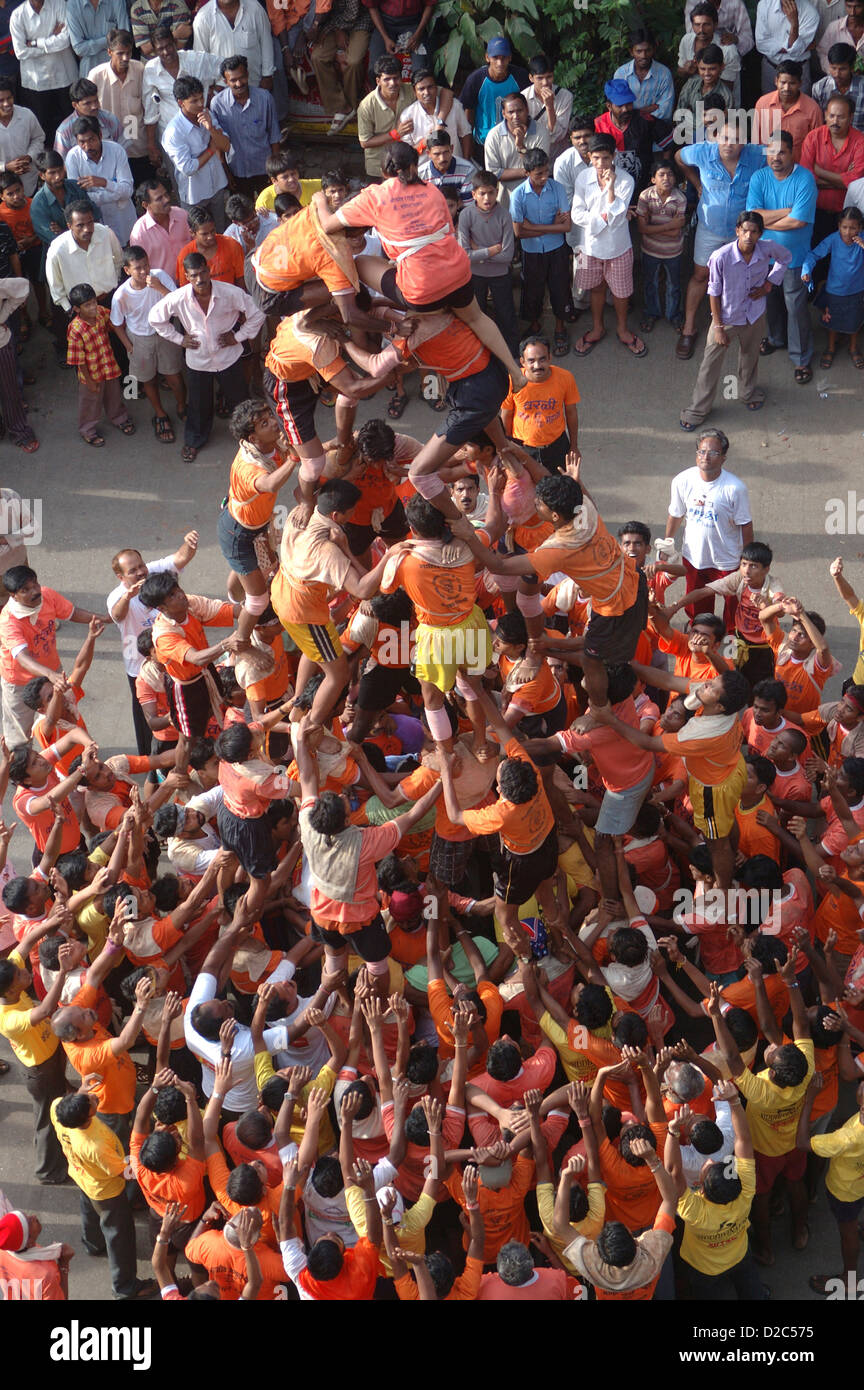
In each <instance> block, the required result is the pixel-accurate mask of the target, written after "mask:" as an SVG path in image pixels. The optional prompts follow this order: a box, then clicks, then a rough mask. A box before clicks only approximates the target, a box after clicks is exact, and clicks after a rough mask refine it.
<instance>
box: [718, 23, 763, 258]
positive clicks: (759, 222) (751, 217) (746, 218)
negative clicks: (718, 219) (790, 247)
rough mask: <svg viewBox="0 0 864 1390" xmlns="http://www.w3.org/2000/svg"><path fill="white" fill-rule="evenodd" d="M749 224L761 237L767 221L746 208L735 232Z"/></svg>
mask: <svg viewBox="0 0 864 1390" xmlns="http://www.w3.org/2000/svg"><path fill="white" fill-rule="evenodd" d="M705 51H706V52H707V49H706V50H705ZM720 56H721V58H722V56H723V55H722V54H721V55H720ZM747 222H752V223H753V225H754V227H758V228H759V232H760V235H761V233H762V232H764V230H765V219H764V217H763V216H762V214H761V212H757V211H756V210H755V208H749V209H748V208H745V209H744V210H743V211H741V212H739V214H738V216H737V217H736V218H735V230H736V231H737V230H738V228H739V227H743V226H744V225H745V223H747Z"/></svg>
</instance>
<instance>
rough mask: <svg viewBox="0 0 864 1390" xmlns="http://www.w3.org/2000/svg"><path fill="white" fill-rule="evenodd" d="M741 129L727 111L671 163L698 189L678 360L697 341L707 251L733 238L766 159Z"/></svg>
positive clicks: (689, 353)
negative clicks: (710, 135) (710, 133)
mask: <svg viewBox="0 0 864 1390" xmlns="http://www.w3.org/2000/svg"><path fill="white" fill-rule="evenodd" d="M710 114H711V115H712V116H714V114H715V113H714V112H711V113H710ZM745 124H746V122H745ZM743 135H744V138H743V139H742V132H740V131H739V129H738V123H737V120H736V118H735V116H734V115H733V114H730V116H729V117H728V118H727V119H726V120H725V123H724V125H723V126H722V127H721V128H720V131H719V133H718V135H717V136H716V138H715V139H713V140H711V139H709V140H703V141H700V143H699V144H696V145H686V146H685V147H684V149H683V150H678V151H677V153H676V155H675V163H676V164H677V165H678V167H679V169H681V170H682V171H683V173H684V175H685V177H686V179H687V180H688V182H689V183H692V185H693V187H694V188H695V189H696V192H697V193H698V194H699V205H698V208H697V214H698V219H699V220H698V223H697V226H696V242H695V245H694V247H693V274H692V276H691V277H690V283H689V285H688V286H687V299H686V305H685V318H684V323H683V326H682V328H681V337H680V338H679V339H678V345H677V347H676V348H675V356H676V357H678V358H680V360H681V361H682V362H687V361H689V359H690V358H691V357H692V356H693V349H694V347H695V345H696V315H697V313H698V311H699V306H700V304H701V303H702V301H703V299H704V298H705V288H706V286H707V284H708V257H709V256H710V255H711V254H712V253H713V252H714V251H719V249H720V247H721V246H725V245H726V243H727V242H729V241H732V240H733V238H734V236H735V221H736V219H737V217H738V214H739V212H743V211H744V209H745V206H746V204H747V189H748V188H749V186H750V179H751V178H752V176H753V174H755V172H756V170H757V169H761V168H762V167H763V165H764V164H765V151H764V149H763V148H762V146H761V145H748V144H747V143H746V138H747V136H746V131H745V132H743Z"/></svg>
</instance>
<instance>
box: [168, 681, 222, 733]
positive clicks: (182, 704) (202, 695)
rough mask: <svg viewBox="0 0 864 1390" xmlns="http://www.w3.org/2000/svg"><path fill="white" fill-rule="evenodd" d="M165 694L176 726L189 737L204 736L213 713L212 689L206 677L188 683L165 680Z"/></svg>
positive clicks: (172, 721)
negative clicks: (209, 687)
mask: <svg viewBox="0 0 864 1390" xmlns="http://www.w3.org/2000/svg"><path fill="white" fill-rule="evenodd" d="M211 672H212V667H211ZM214 679H215V677H214ZM165 694H166V696H167V699H168V713H169V714H170V715H171V723H172V724H173V725H174V728H175V729H177V730H178V732H179V733H181V734H185V735H186V737H187V738H204V737H205V735H206V733H207V725H208V724H209V723H210V720H211V718H212V715H213V706H212V704H211V703H210V691H209V690H208V689H207V682H206V681H205V679H204V677H203V676H199V677H198V679H197V680H194V681H190V682H189V684H188V685H181V684H180V683H179V682H178V681H175V680H171V679H168V680H167V681H166V682H165Z"/></svg>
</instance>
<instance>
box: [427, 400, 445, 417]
mask: <svg viewBox="0 0 864 1390" xmlns="http://www.w3.org/2000/svg"><path fill="white" fill-rule="evenodd" d="M428 405H429V409H430V410H434V411H435V414H436V415H443V414H444V411H445V410H449V409H450V407H449V406H448V404H447V399H446V397H445V396H439V397H438V399H437V401H429V402H428Z"/></svg>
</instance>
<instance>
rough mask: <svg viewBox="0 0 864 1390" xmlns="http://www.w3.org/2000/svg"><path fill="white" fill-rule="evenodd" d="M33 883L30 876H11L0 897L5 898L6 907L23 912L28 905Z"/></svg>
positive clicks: (12, 910) (11, 910)
mask: <svg viewBox="0 0 864 1390" xmlns="http://www.w3.org/2000/svg"><path fill="white" fill-rule="evenodd" d="M32 883H33V880H32V879H29V878H22V877H20V876H19V877H18V878H10V880H9V882H8V883H5V884H4V885H3V891H2V893H0V897H2V899H3V903H4V906H5V907H8V909H9V911H10V912H18V913H23V912H24V909H25V908H26V906H27V899H28V897H29V896H30V888H31V885H32Z"/></svg>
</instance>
